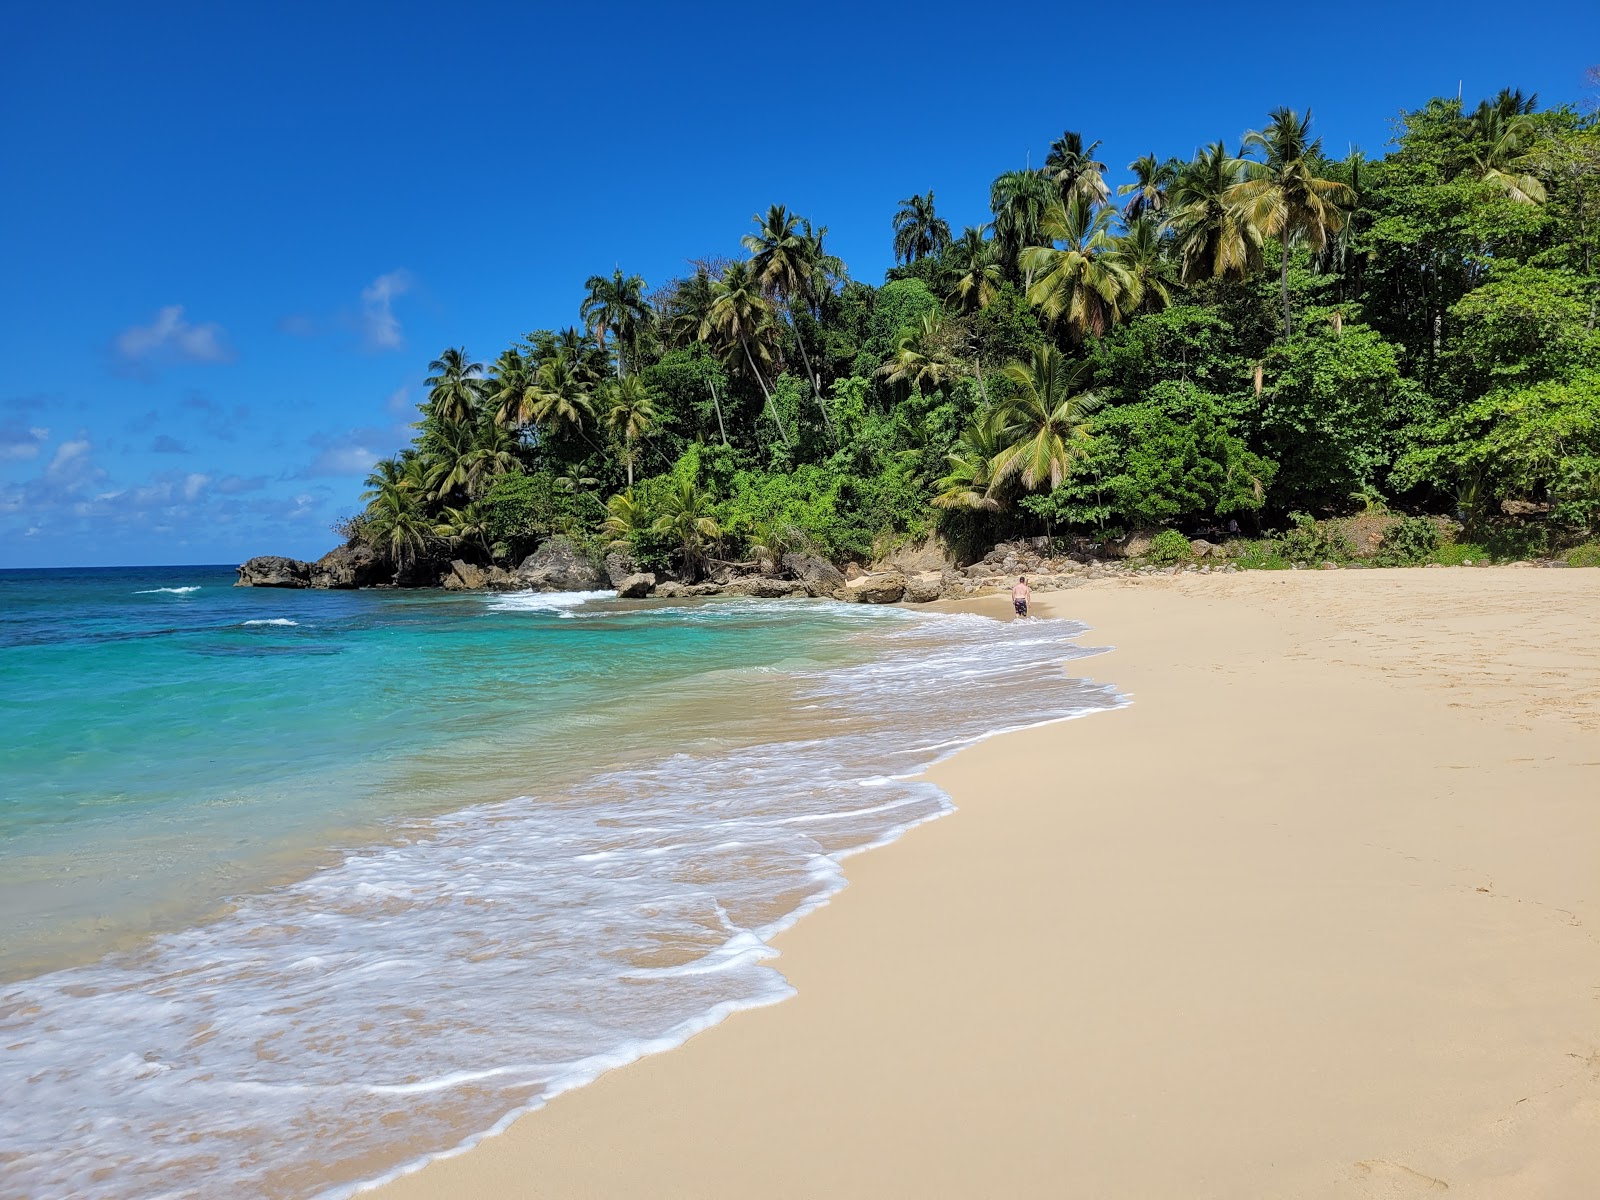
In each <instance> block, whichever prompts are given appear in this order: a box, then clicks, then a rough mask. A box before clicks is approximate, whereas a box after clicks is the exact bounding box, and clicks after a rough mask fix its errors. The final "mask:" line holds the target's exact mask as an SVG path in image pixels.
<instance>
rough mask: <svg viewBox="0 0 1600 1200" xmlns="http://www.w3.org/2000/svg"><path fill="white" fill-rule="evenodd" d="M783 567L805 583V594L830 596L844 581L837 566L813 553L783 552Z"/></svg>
mask: <svg viewBox="0 0 1600 1200" xmlns="http://www.w3.org/2000/svg"><path fill="white" fill-rule="evenodd" d="M783 569H784V570H785V571H788V572H789V574H791V575H793V576H794V577H795V578H796V579H798V580H799V581H800V582H801V583H803V584H805V585H806V594H807V595H809V596H831V595H833V594H834V593H835V592H837V591H838V590H839V589H840V588H842V587H843V586H844V582H845V579H844V575H843V574H841V573H840V571H839V568H838V567H836V566H834V565H833V564H832V563H831V562H829V561H828V560H827V559H825V558H818V557H817V556H816V555H815V554H796V553H789V554H785V555H784V556H783Z"/></svg>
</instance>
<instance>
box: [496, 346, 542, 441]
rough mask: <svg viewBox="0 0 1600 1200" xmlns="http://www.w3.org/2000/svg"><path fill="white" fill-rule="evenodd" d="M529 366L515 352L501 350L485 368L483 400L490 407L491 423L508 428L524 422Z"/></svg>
mask: <svg viewBox="0 0 1600 1200" xmlns="http://www.w3.org/2000/svg"><path fill="white" fill-rule="evenodd" d="M532 385H533V367H532V365H531V364H530V363H529V362H528V360H527V359H525V358H523V357H522V353H521V352H520V351H518V350H514V349H513V350H507V351H504V352H503V353H502V354H501V355H500V357H499V358H497V359H495V360H494V366H493V367H491V368H490V369H489V379H488V383H487V386H486V387H485V389H484V398H485V399H486V400H487V401H488V402H489V403H490V404H492V405H494V423H495V424H496V425H499V426H500V427H501V428H502V429H512V428H515V427H516V426H519V425H525V424H527V422H528V390H529V388H530V387H531V386H532Z"/></svg>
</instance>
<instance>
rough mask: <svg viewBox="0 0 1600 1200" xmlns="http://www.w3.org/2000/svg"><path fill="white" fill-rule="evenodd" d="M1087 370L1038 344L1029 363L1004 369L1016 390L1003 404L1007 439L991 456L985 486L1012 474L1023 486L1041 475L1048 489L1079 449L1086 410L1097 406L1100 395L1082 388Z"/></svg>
mask: <svg viewBox="0 0 1600 1200" xmlns="http://www.w3.org/2000/svg"><path fill="white" fill-rule="evenodd" d="M1093 370H1094V368H1093V365H1092V364H1090V363H1088V362H1072V361H1070V360H1069V359H1068V358H1067V357H1066V355H1064V354H1062V353H1061V351H1059V350H1057V349H1056V348H1055V347H1054V346H1040V347H1038V348H1037V349H1035V350H1034V352H1033V359H1032V361H1031V362H1028V363H1012V364H1011V365H1010V366H1008V367H1007V368H1006V369H1005V376H1006V378H1007V379H1008V380H1010V381H1011V383H1012V384H1013V385H1014V386H1015V388H1016V394H1015V395H1014V396H1013V397H1012V399H1011V400H1010V401H1009V402H1008V404H1007V406H1006V410H1005V420H1006V422H1007V424H1008V426H1009V429H1008V433H1007V440H1008V442H1009V444H1008V445H1007V446H1006V448H1005V449H1003V450H1002V451H1000V453H999V454H998V455H997V456H996V457H995V459H994V480H993V483H992V484H991V485H990V486H991V488H992V487H993V486H994V485H996V484H999V483H1001V482H1003V481H1004V480H1007V479H1010V478H1011V477H1012V476H1016V477H1017V478H1018V479H1019V480H1020V482H1021V483H1022V486H1023V487H1025V488H1027V489H1028V490H1029V491H1032V490H1033V489H1034V488H1037V487H1039V486H1040V485H1041V484H1043V483H1044V481H1045V480H1046V479H1048V480H1049V481H1050V486H1051V487H1052V488H1053V487H1057V486H1059V485H1060V483H1061V481H1062V479H1064V478H1065V477H1066V474H1067V472H1068V471H1069V470H1071V468H1072V464H1073V462H1074V460H1076V459H1077V457H1078V456H1079V455H1080V454H1081V453H1082V452H1083V443H1084V442H1085V441H1087V440H1088V437H1089V417H1090V414H1092V413H1093V412H1094V411H1095V409H1097V408H1099V407H1100V397H1098V396H1096V395H1095V394H1094V393H1093V392H1089V391H1085V390H1083V384H1084V383H1085V382H1087V380H1088V378H1089V376H1090V375H1091V374H1092V373H1093Z"/></svg>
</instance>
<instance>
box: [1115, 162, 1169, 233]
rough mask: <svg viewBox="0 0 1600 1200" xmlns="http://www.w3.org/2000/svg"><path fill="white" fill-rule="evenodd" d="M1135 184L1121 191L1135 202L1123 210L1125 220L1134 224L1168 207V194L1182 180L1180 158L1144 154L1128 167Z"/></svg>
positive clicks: (1121, 193) (1122, 194)
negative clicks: (1179, 178)
mask: <svg viewBox="0 0 1600 1200" xmlns="http://www.w3.org/2000/svg"><path fill="white" fill-rule="evenodd" d="M1128 170H1130V171H1132V172H1133V182H1132V183H1125V184H1123V185H1122V186H1121V187H1119V188H1118V189H1117V195H1119V196H1128V195H1131V196H1132V197H1133V199H1131V200H1129V201H1128V203H1127V204H1125V205H1123V207H1122V217H1123V219H1124V220H1125V221H1127V222H1128V223H1129V224H1130V225H1131V224H1132V223H1133V222H1135V221H1137V220H1138V219H1139V218H1140V217H1142V216H1144V215H1145V214H1146V213H1160V212H1162V211H1163V210H1164V209H1165V208H1166V207H1167V194H1168V191H1169V190H1170V189H1171V187H1172V185H1173V183H1174V182H1175V181H1176V180H1177V177H1178V163H1177V160H1176V159H1171V158H1169V159H1165V160H1162V159H1159V158H1157V157H1156V156H1155V155H1154V154H1141V155H1140V156H1139V157H1138V158H1136V159H1134V160H1133V161H1132V162H1131V163H1129V164H1128Z"/></svg>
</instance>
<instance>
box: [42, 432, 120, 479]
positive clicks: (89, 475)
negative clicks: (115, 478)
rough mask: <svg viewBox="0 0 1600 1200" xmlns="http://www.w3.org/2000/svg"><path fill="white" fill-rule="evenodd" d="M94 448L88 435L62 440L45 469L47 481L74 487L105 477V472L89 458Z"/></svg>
mask: <svg viewBox="0 0 1600 1200" xmlns="http://www.w3.org/2000/svg"><path fill="white" fill-rule="evenodd" d="M93 448H94V447H93V446H92V445H91V444H90V442H89V439H88V438H86V437H80V438H74V439H73V440H72V441H70V442H62V443H61V445H59V446H57V447H56V453H55V457H53V458H52V459H51V460H50V465H49V466H48V467H46V468H45V469H44V478H45V481H46V482H47V483H50V484H53V485H55V486H56V487H60V488H74V487H79V486H82V485H85V484H88V483H90V482H92V481H93V480H95V479H99V478H101V477H103V476H104V475H105V472H104V471H102V470H100V469H99V468H98V467H96V466H95V465H94V463H92V462H91V461H90V460H89V451H90V450H92V449H93Z"/></svg>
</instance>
